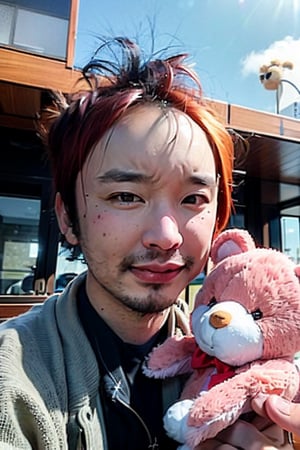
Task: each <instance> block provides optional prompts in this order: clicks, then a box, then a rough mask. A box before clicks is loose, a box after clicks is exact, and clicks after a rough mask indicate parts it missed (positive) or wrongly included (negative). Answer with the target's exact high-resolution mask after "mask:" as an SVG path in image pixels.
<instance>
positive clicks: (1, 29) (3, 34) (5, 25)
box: [0, 4, 15, 45]
mask: <svg viewBox="0 0 300 450" xmlns="http://www.w3.org/2000/svg"><path fill="white" fill-rule="evenodd" d="M14 14H15V8H14V7H12V6H9V5H1V4H0V42H2V44H7V45H8V44H9V43H10V36H11V31H12V26H13V19H14Z"/></svg>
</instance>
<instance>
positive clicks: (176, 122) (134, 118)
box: [89, 104, 215, 176]
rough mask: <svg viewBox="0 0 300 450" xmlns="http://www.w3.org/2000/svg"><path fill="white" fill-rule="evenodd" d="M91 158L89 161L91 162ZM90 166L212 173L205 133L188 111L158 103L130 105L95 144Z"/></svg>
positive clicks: (150, 172)
mask: <svg viewBox="0 0 300 450" xmlns="http://www.w3.org/2000/svg"><path fill="white" fill-rule="evenodd" d="M91 162H92V164H90V163H91ZM89 166H92V167H93V168H94V169H96V168H97V170H98V171H100V172H106V171H108V170H111V169H121V168H122V169H125V170H136V169H137V170H140V171H147V173H148V175H150V176H151V175H152V173H153V176H154V175H155V174H156V175H157V174H158V175H159V172H160V171H164V172H166V171H168V172H170V171H181V172H182V171H188V172H199V171H200V172H201V171H204V172H206V171H208V172H212V173H213V174H215V161H214V157H213V152H212V149H211V147H210V144H209V143H208V140H207V137H206V134H205V133H204V131H203V130H202V129H201V128H200V126H199V125H198V124H196V123H195V122H194V121H193V120H192V119H191V118H190V117H189V116H188V115H186V114H185V113H183V112H181V111H179V110H177V109H174V108H167V107H160V106H158V105H157V104H147V105H139V106H136V107H134V108H131V110H130V111H128V112H127V113H126V114H125V115H124V116H123V117H122V118H121V119H120V120H119V121H118V122H116V124H115V125H114V126H113V127H112V128H111V129H109V130H108V131H107V132H106V134H105V135H104V136H103V137H102V138H101V139H100V141H99V142H98V144H97V145H96V146H95V149H94V150H93V153H92V155H91V160H90V162H89Z"/></svg>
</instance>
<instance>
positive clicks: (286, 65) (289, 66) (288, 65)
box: [282, 61, 294, 70]
mask: <svg viewBox="0 0 300 450" xmlns="http://www.w3.org/2000/svg"><path fill="white" fill-rule="evenodd" d="M282 67H284V69H290V70H293V68H294V64H293V63H292V62H291V61H285V62H284V63H283V64H282Z"/></svg>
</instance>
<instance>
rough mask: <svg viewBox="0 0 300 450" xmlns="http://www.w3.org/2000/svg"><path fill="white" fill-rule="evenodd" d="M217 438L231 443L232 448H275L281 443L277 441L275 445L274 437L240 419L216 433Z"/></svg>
mask: <svg viewBox="0 0 300 450" xmlns="http://www.w3.org/2000/svg"><path fill="white" fill-rule="evenodd" d="M218 439H219V440H221V441H222V442H223V443H226V444H230V445H232V446H233V447H234V448H242V449H247V450H262V449H265V450H267V449H268V450H271V449H273V450H275V449H277V448H278V447H279V446H280V445H281V443H278V446H277V442H275V439H270V438H268V437H267V436H265V435H264V434H262V433H260V432H259V431H258V430H257V429H256V428H255V427H254V426H253V425H251V424H250V423H247V422H243V421H241V420H239V421H237V422H236V423H235V424H234V425H232V426H231V427H229V428H227V429H226V430H224V431H222V432H221V433H220V434H219V435H218Z"/></svg>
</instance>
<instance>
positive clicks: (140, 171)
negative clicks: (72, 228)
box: [76, 105, 217, 313]
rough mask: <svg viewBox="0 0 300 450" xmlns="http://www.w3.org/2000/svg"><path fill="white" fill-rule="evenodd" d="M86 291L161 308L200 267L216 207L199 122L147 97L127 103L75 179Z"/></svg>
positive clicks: (140, 307)
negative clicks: (150, 102)
mask: <svg viewBox="0 0 300 450" xmlns="http://www.w3.org/2000/svg"><path fill="white" fill-rule="evenodd" d="M76 199H77V209H78V220H79V228H80V237H79V242H80V245H81V248H82V250H83V253H84V255H85V258H86V261H87V264H88V278H87V290H88V294H89V296H90V297H92V298H94V301H95V298H97V299H98V300H97V301H98V302H99V303H100V304H101V299H104V298H105V300H109V299H110V300H111V301H113V302H118V303H119V304H120V303H121V304H122V305H126V306H127V307H129V308H130V309H133V310H135V311H139V312H141V313H151V312H156V311H162V310H163V309H165V308H167V307H169V306H170V305H171V304H173V303H174V302H175V301H176V298H177V297H178V295H179V294H180V292H181V291H182V290H183V289H184V288H185V287H186V285H187V284H188V282H189V281H190V280H192V279H193V278H194V277H195V276H196V275H198V274H199V272H200V271H201V270H202V269H203V266H204V264H205V262H206V260H207V256H208V253H209V248H210V243H211V239H212V234H213V230H214V224H215V219H216V209H217V181H216V167H215V162H214V158H213V154H212V150H211V148H210V145H209V143H208V141H207V139H206V136H205V134H204V132H203V131H202V130H201V128H200V127H199V126H198V125H196V124H195V123H194V122H193V121H192V120H191V119H190V118H189V117H188V116H186V115H185V114H184V113H181V112H179V111H177V110H175V109H168V108H160V107H158V106H157V105H143V106H137V107H135V108H133V109H131V110H130V112H129V113H127V115H126V116H124V117H123V118H122V119H121V120H120V121H119V122H118V123H117V124H116V125H115V126H114V127H113V129H111V130H110V131H109V132H108V133H106V135H105V136H104V137H103V138H102V139H101V140H100V142H99V143H98V144H97V146H96V147H95V149H94V150H93V152H92V153H91V156H90V157H89V158H88V160H87V161H86V163H85V165H84V167H83V170H82V172H81V173H80V174H79V176H78V179H77V184H76Z"/></svg>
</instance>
